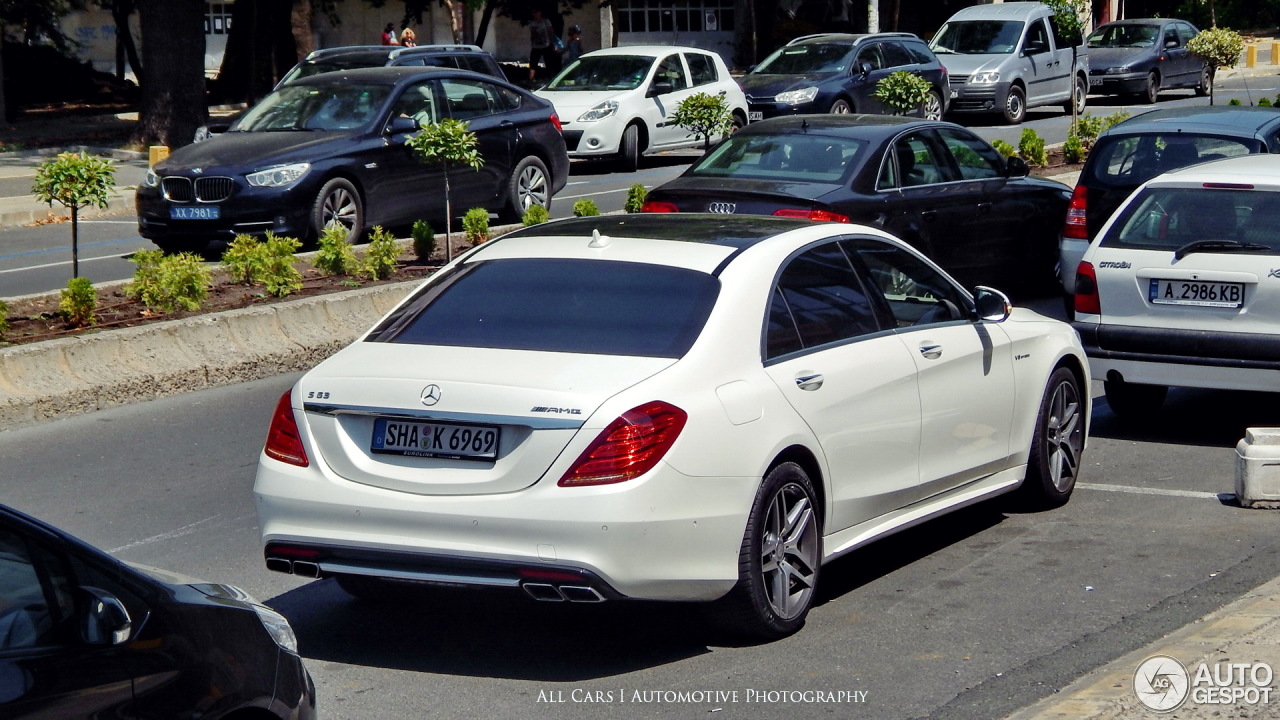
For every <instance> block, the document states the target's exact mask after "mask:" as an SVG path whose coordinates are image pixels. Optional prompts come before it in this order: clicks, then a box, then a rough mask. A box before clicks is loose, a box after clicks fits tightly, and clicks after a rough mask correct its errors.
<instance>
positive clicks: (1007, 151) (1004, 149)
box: [991, 139, 1018, 157]
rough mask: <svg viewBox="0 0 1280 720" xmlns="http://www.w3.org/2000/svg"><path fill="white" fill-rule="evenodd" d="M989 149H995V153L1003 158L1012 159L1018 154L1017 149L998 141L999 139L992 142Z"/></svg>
mask: <svg viewBox="0 0 1280 720" xmlns="http://www.w3.org/2000/svg"><path fill="white" fill-rule="evenodd" d="M991 147H993V148H995V149H996V152H998V153H1000V154H1001V155H1003V156H1005V157H1013V156H1014V155H1017V154H1018V149H1017V148H1015V147H1014V146H1012V145H1010V144H1009V143H1007V142H1005V141H1004V140H1000V139H996V140H992V141H991Z"/></svg>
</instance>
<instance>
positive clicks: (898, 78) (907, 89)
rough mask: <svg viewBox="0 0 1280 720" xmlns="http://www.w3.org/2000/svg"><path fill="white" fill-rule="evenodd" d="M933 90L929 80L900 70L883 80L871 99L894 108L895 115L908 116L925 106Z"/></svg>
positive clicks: (877, 85) (878, 84)
mask: <svg viewBox="0 0 1280 720" xmlns="http://www.w3.org/2000/svg"><path fill="white" fill-rule="evenodd" d="M932 89H933V86H932V85H930V84H929V81H928V80H925V79H924V78H922V77H920V76H919V75H916V74H914V73H909V72H907V71H906V70H899V71H897V72H892V73H889V74H888V75H886V76H885V77H883V78H881V79H880V82H878V83H876V89H875V92H873V93H871V97H874V98H875V99H877V100H879V101H880V102H882V103H884V104H885V105H887V106H889V107H890V108H893V114H894V115H906V114H907V113H909V112H913V111H915V110H919V109H920V108H921V107H922V106H924V104H925V101H927V100H928V99H929V92H930V91H931V90H932Z"/></svg>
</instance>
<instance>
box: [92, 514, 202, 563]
mask: <svg viewBox="0 0 1280 720" xmlns="http://www.w3.org/2000/svg"><path fill="white" fill-rule="evenodd" d="M218 517H219V516H217V515H212V516H210V517H207V518H205V519H203V520H197V521H195V522H193V523H191V524H190V525H183V526H182V527H180V528H178V529H176V530H170V531H169V532H166V533H160V534H159V535H152V536H151V537H149V538H143V539H141V540H138V541H136V542H131V543H129V544H128V545H121V546H120V547H118V548H112V549H110V550H108V551H107V552H109V553H111V554H112V555H115V554H116V553H118V552H122V551H124V550H128V549H130V548H135V547H138V546H139V545H147V544H150V543H153V542H160V541H161V540H173V539H175V538H180V537H182V536H183V535H190V534H191V533H193V532H195V531H196V530H198V529H199V527H200V526H201V525H203V524H205V523H207V522H209V521H210V520H216V519H218Z"/></svg>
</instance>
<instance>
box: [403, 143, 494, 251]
mask: <svg viewBox="0 0 1280 720" xmlns="http://www.w3.org/2000/svg"><path fill="white" fill-rule="evenodd" d="M477 142H478V141H477V139H476V134H475V133H473V132H471V131H470V130H468V129H467V124H466V123H464V122H462V121H461V120H452V119H446V120H441V121H439V122H435V123H432V124H430V125H427V126H426V127H424V128H422V131H421V132H419V133H418V134H416V135H411V136H409V139H408V140H407V141H406V143H407V144H408V146H409V148H410V149H412V150H413V152H414V154H415V155H416V156H417V158H418V160H419V161H420V162H424V163H428V164H430V163H437V162H438V163H443V164H444V228H445V229H444V232H445V243H444V244H445V260H446V261H452V260H453V244H452V243H450V242H449V236H450V235H452V234H453V203H452V201H451V200H450V198H449V164H450V163H457V164H459V165H465V166H467V167H469V168H471V169H472V170H476V171H479V170H480V168H481V167H483V166H484V158H482V157H481V156H480V151H479V150H478V149H477V147H476V145H477Z"/></svg>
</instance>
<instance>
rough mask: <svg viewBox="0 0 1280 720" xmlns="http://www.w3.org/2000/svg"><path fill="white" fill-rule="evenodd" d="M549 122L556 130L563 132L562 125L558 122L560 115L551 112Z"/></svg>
mask: <svg viewBox="0 0 1280 720" xmlns="http://www.w3.org/2000/svg"><path fill="white" fill-rule="evenodd" d="M551 124H552V125H555V126H556V130H557V131H559V132H562V133H563V132H564V126H563V125H561V124H560V116H559V115H557V114H555V113H551Z"/></svg>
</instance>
